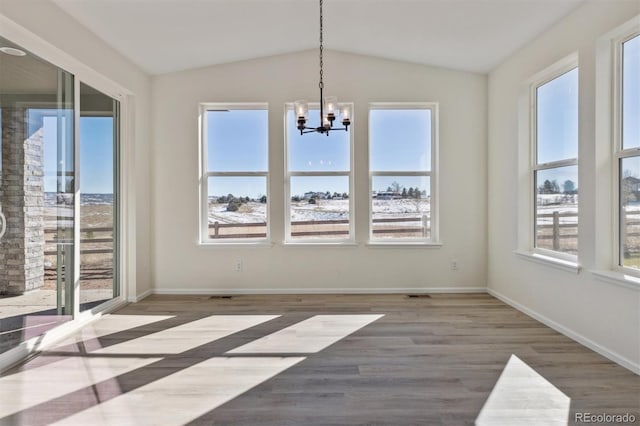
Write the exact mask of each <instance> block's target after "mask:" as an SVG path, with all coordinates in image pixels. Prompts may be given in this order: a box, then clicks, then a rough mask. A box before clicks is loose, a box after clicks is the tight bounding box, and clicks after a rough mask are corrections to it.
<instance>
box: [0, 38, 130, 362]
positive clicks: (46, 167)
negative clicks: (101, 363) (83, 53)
mask: <svg viewBox="0 0 640 426" xmlns="http://www.w3.org/2000/svg"><path fill="white" fill-rule="evenodd" d="M0 47H6V48H8V49H0V127H1V129H2V137H1V138H0V234H1V235H0V353H1V352H4V351H6V350H8V349H11V348H13V347H15V346H17V345H19V344H20V343H22V342H24V341H26V340H29V339H31V338H35V337H37V336H40V335H42V334H43V333H45V332H47V331H48V330H50V329H52V328H53V327H56V326H57V325H59V324H61V323H64V322H67V321H70V320H72V319H73V318H74V316H75V315H77V314H78V313H79V312H81V311H83V310H86V309H89V308H93V307H96V306H98V305H100V304H101V303H103V302H105V301H108V300H111V299H113V298H114V297H118V296H119V294H120V282H119V280H118V277H119V273H118V264H119V257H118V256H119V250H118V247H119V214H118V212H119V202H118V199H119V191H118V188H119V167H118V165H119V139H120V138H119V135H120V103H119V102H118V100H117V99H115V98H113V97H111V96H109V95H107V94H105V93H103V92H101V91H98V90H96V89H95V88H93V87H91V86H89V85H87V84H85V83H83V82H82V81H79V80H78V78H77V77H76V76H74V75H73V74H71V73H69V72H67V71H65V70H63V69H61V68H59V67H57V66H55V65H53V64H51V63H49V62H47V61H44V60H42V59H41V58H39V57H37V56H35V55H33V54H32V53H30V52H28V51H26V50H24V49H22V48H21V47H20V46H18V45H15V44H13V43H11V42H10V41H9V40H6V39H3V38H1V37H0ZM7 52H8V53H7ZM3 231H4V232H3Z"/></svg>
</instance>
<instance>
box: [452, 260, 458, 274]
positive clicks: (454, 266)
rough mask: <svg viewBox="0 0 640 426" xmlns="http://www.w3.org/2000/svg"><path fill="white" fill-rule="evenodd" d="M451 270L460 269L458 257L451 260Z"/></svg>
mask: <svg viewBox="0 0 640 426" xmlns="http://www.w3.org/2000/svg"><path fill="white" fill-rule="evenodd" d="M451 270H452V271H457V270H458V259H452V260H451Z"/></svg>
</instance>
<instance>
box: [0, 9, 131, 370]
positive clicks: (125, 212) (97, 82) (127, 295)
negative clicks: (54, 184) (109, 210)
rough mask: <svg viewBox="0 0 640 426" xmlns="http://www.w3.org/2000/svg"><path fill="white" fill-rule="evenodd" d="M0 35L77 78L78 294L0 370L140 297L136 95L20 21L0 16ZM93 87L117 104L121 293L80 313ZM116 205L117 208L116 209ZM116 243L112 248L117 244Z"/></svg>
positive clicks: (0, 357)
mask: <svg viewBox="0 0 640 426" xmlns="http://www.w3.org/2000/svg"><path fill="white" fill-rule="evenodd" d="M0 36H2V37H4V38H6V39H7V40H10V41H11V42H13V43H15V44H17V45H18V46H20V47H21V48H23V49H25V50H27V51H29V52H30V53H32V54H34V55H37V56H38V57H40V58H42V59H43V60H45V61H48V62H49V63H51V64H52V65H54V66H57V67H59V68H61V69H63V70H65V71H67V72H69V73H71V74H72V75H73V77H74V99H75V101H74V140H75V145H74V157H75V158H74V162H75V167H74V193H75V196H74V216H75V218H76V220H75V223H74V228H75V230H74V258H75V262H74V274H73V275H74V283H73V287H74V297H73V309H72V312H73V320H72V321H70V322H68V323H65V324H62V325H60V326H58V327H56V328H54V329H52V330H50V331H48V332H46V333H44V334H43V335H40V336H38V337H36V338H33V339H29V340H27V341H24V342H22V343H21V344H20V345H19V346H17V347H15V348H13V349H11V350H9V351H6V352H4V353H2V354H0V372H1V371H4V370H6V369H7V368H10V367H11V366H12V365H14V364H16V363H18V362H21V361H22V360H23V359H25V358H26V357H28V356H30V355H31V354H33V353H34V352H37V351H40V350H42V349H44V348H46V347H48V346H50V345H52V344H53V343H55V342H57V341H59V340H60V339H62V338H64V337H66V336H68V335H69V334H71V333H73V332H75V331H77V330H78V329H80V328H81V327H82V326H84V325H86V324H87V323H89V322H91V321H93V320H94V319H97V318H99V317H100V316H101V315H102V314H104V313H108V312H111V311H113V310H115V309H117V308H119V307H121V306H123V305H125V304H126V303H127V301H129V300H130V301H135V300H136V296H135V295H136V294H137V291H136V222H135V197H136V194H135V179H134V177H135V170H134V154H135V133H134V125H133V122H134V120H133V111H134V105H135V96H134V94H133V93H132V92H131V91H129V90H128V89H126V88H124V87H123V86H121V85H119V84H117V83H115V82H114V81H112V80H110V79H109V78H107V77H105V76H104V75H102V74H100V73H98V72H96V71H95V70H94V69H92V68H90V67H89V66H87V65H85V64H84V63H82V62H81V61H79V60H78V59H76V58H74V57H73V56H71V55H69V54H68V53H66V52H64V51H63V50H61V49H59V48H58V47H56V46H54V45H52V44H50V43H49V42H48V41H46V40H44V39H42V38H41V37H39V36H38V35H36V34H34V33H32V32H30V31H29V30H27V29H25V28H24V27H22V26H21V25H19V24H16V23H15V22H13V21H12V20H10V19H8V18H7V17H5V16H4V15H2V14H0ZM81 82H82V83H84V84H86V85H89V86H91V87H92V88H94V89H96V90H99V91H100V92H102V93H104V94H105V95H107V96H109V97H111V98H113V99H114V100H116V101H118V102H119V105H120V108H119V110H120V115H119V126H118V127H119V128H118V130H119V134H118V135H115V133H114V136H116V138H117V142H118V143H117V145H118V146H117V147H114V149H115V151H116V155H117V156H118V157H117V158H118V161H114V167H116V168H118V169H119V173H118V174H117V178H116V183H115V185H114V190H117V191H118V193H119V194H117V198H118V202H117V203H116V202H115V198H116V194H114V204H115V206H114V214H116V215H117V224H118V226H116V227H115V228H117V229H114V239H115V240H116V241H115V244H117V247H116V248H115V249H116V252H117V253H118V256H117V259H115V258H114V262H115V263H116V264H117V265H118V266H119V267H117V268H116V269H115V271H116V274H117V276H116V275H114V280H117V282H118V283H119V286H120V287H119V291H118V292H117V293H118V295H117V296H115V297H113V298H112V299H110V300H109V301H107V302H105V303H103V304H101V305H99V306H96V307H95V308H93V309H90V310H87V311H84V312H80V298H79V283H80V232H79V231H80V196H79V194H80V192H79V189H80V188H79V185H80V180H79V176H80V173H81V170H80V155H79V154H80V130H79V126H80V108H81V106H80V83H81ZM114 171H115V170H114ZM115 209H117V211H116V210H115ZM115 244H114V246H115Z"/></svg>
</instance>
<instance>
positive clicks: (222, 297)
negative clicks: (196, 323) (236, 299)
mask: <svg viewBox="0 0 640 426" xmlns="http://www.w3.org/2000/svg"><path fill="white" fill-rule="evenodd" d="M231 298H233V296H210V297H209V299H215V300H219V299H231Z"/></svg>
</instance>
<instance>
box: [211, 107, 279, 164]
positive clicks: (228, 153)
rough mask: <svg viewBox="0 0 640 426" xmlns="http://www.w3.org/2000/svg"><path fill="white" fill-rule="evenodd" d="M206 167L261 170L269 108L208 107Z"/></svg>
mask: <svg viewBox="0 0 640 426" xmlns="http://www.w3.org/2000/svg"><path fill="white" fill-rule="evenodd" d="M206 120H207V136H206V138H207V168H208V169H207V170H208V171H215V172H264V171H267V159H268V152H267V150H268V142H267V141H268V137H269V135H268V133H269V132H268V111H267V110H266V109H256V110H243V109H240V110H230V111H207V112H206Z"/></svg>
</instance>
